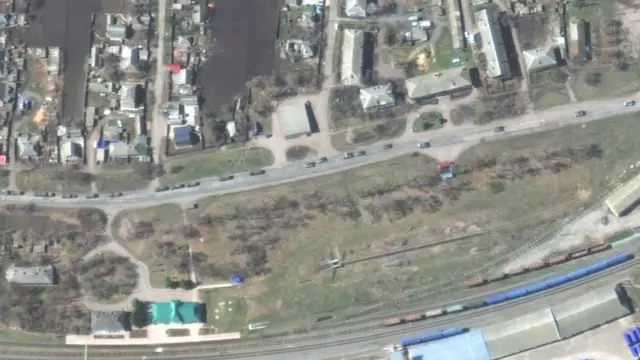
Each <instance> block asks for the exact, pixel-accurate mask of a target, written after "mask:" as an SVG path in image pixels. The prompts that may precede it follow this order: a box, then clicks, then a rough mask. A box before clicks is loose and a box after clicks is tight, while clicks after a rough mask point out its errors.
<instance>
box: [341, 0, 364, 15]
mask: <svg viewBox="0 0 640 360" xmlns="http://www.w3.org/2000/svg"><path fill="white" fill-rule="evenodd" d="M366 9H367V0H346V1H345V3H344V13H345V15H347V16H348V17H356V18H364V17H367V11H366Z"/></svg>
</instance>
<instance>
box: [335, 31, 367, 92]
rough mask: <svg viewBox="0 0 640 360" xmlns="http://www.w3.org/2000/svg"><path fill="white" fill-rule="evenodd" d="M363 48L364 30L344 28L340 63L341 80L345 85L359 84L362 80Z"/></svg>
mask: <svg viewBox="0 0 640 360" xmlns="http://www.w3.org/2000/svg"><path fill="white" fill-rule="evenodd" d="M363 50H364V31H362V30H356V29H344V32H343V38H342V52H341V54H342V62H341V64H340V82H341V83H343V84H344V85H359V84H360V83H361V82H362V64H363Z"/></svg>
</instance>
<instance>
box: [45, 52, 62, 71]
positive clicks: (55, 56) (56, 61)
mask: <svg viewBox="0 0 640 360" xmlns="http://www.w3.org/2000/svg"><path fill="white" fill-rule="evenodd" d="M60 57H61V56H60V48H59V47H48V48H47V72H48V73H49V74H51V75H60Z"/></svg>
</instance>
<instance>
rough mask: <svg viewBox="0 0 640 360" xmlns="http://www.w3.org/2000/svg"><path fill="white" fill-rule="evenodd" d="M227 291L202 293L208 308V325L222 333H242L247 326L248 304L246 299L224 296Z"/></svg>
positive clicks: (219, 290)
mask: <svg viewBox="0 0 640 360" xmlns="http://www.w3.org/2000/svg"><path fill="white" fill-rule="evenodd" d="M225 290H226V289H218V290H215V289H214V290H210V291H202V292H201V295H202V299H203V300H204V302H205V305H206V307H207V325H211V326H214V327H215V328H217V329H218V331H220V332H235V331H241V330H243V329H245V328H246V325H247V304H246V302H245V300H244V298H241V297H240V298H234V297H228V296H225V295H224V292H225Z"/></svg>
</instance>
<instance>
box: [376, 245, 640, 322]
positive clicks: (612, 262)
mask: <svg viewBox="0 0 640 360" xmlns="http://www.w3.org/2000/svg"><path fill="white" fill-rule="evenodd" d="M631 259H633V254H631V253H628V252H623V253H620V254H618V255H616V256H613V257H610V258H608V259H604V260H600V261H598V262H596V263H594V264H592V265H588V266H583V267H581V268H579V269H577V270H574V271H572V272H570V273H567V274H563V275H556V276H553V277H550V278H547V279H545V280H542V281H539V282H536V283H533V284H529V285H525V286H521V287H518V288H515V289H511V290H508V291H506V292H502V293H496V294H491V295H489V296H487V297H486V298H484V299H477V300H473V301H470V302H468V303H465V304H454V305H450V306H448V307H444V308H440V309H434V310H430V311H427V312H424V313H416V314H411V315H406V316H403V317H395V318H388V319H385V320H384V321H383V325H385V326H395V325H400V324H405V323H409V322H414V321H420V320H425V319H429V318H434V317H437V316H441V315H445V314H451V313H457V312H461V311H465V310H472V309H478V308H481V307H485V306H491V305H497V304H501V303H503V302H507V301H509V300H514V299H517V298H520V297H523V296H527V295H531V294H535V293H538V292H541V291H544V290H546V289H550V288H554V287H558V286H560V285H564V284H567V283H569V282H572V281H575V280H578V279H582V278H584V277H586V276H588V275H591V274H595V273H597V272H600V271H603V270H605V269H608V268H610V267H614V266H616V265H620V264H622V263H624V262H627V261H629V260H631Z"/></svg>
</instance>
